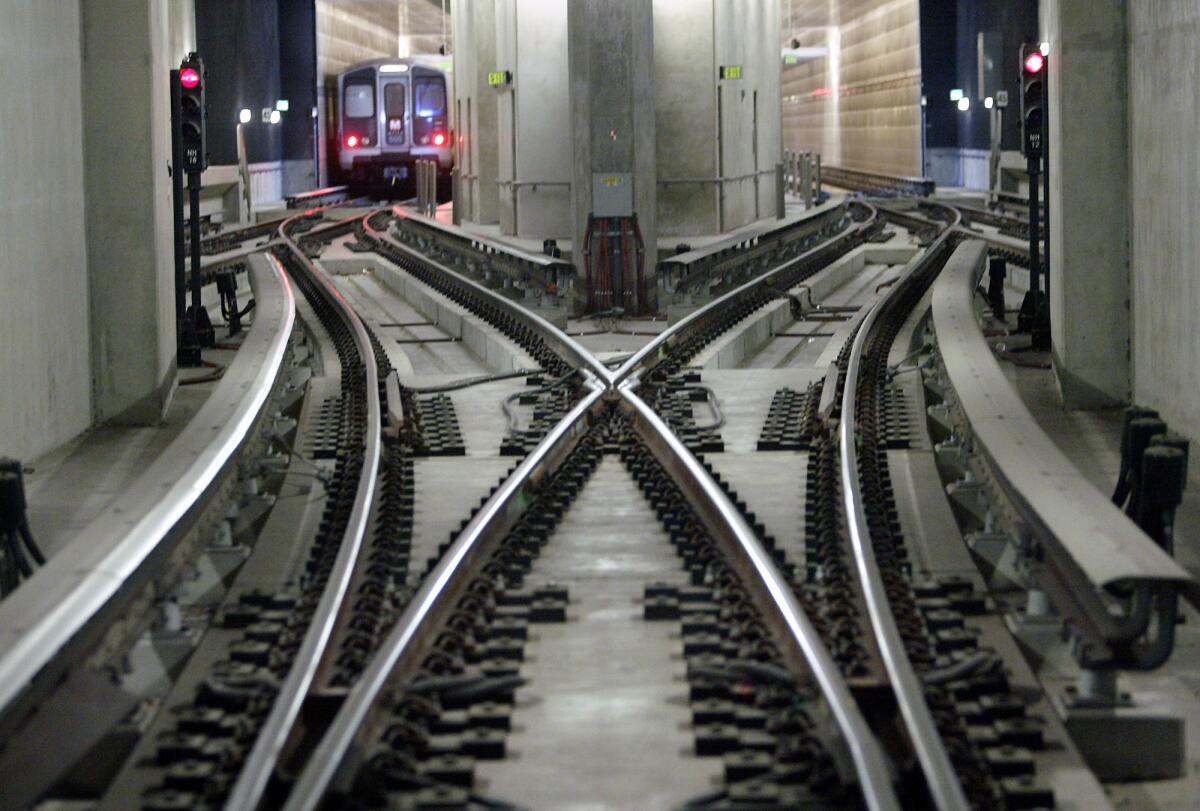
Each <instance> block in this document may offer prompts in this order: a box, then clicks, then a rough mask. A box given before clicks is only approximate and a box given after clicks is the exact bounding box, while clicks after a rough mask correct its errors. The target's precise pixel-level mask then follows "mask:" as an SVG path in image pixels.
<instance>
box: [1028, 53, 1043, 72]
mask: <svg viewBox="0 0 1200 811" xmlns="http://www.w3.org/2000/svg"><path fill="white" fill-rule="evenodd" d="M1045 66H1046V57H1044V56H1042V54H1041V53H1040V52H1039V51H1034V52H1033V53H1031V54H1029V55H1028V56H1026V57H1025V72H1026V73H1041V72H1042V68H1044V67H1045Z"/></svg>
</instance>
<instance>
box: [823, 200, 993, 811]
mask: <svg viewBox="0 0 1200 811" xmlns="http://www.w3.org/2000/svg"><path fill="white" fill-rule="evenodd" d="M958 221H959V215H958V214H957V213H955V216H954V221H953V222H952V223H951V224H950V226H949V227H945V228H943V231H942V233H941V235H940V236H939V237H938V238H937V239H936V240H935V241H934V243H933V244H932V245H931V246H930V247H929V249H927V250H926V252H925V253H924V254H923V255H922V256H921V258H920V259H918V260H916V261H914V262H913V263H912V264H911V265H910V266H909V267H908V269H907V270H906V271H905V272H904V274H903V275H902V276H901V277H900V279H899V280H898V281H897V283H896V284H893V285H892V286H891V287H890V288H889V289H888V291H887V292H886V293H885V294H884V295H883V296H882V297H881V298H880V299H879V300H878V301H877V302H876V303H875V305H874V306H873V307H872V308H871V310H870V312H869V313H868V314H867V316H866V318H865V319H864V321H863V323H862V325H861V326H860V327H859V329H858V332H857V334H856V335H855V338H854V343H853V344H852V346H851V350H850V358H849V364H848V366H847V369H846V382H845V388H844V389H843V392H842V413H841V420H840V423H839V425H838V439H839V442H838V444H839V446H840V447H839V453H840V461H841V484H842V498H843V506H844V508H845V511H846V526H847V530H848V532H849V535H850V543H851V546H852V548H853V550H854V559H855V563H856V566H857V568H858V574H859V579H860V580H861V582H862V588H863V595H864V598H865V600H866V604H867V611H868V613H869V614H870V618H871V626H872V628H873V630H874V634H875V638H876V641H877V643H878V645H879V649H880V655H881V657H882V659H883V664H884V668H885V669H886V670H887V674H888V679H889V680H890V681H891V685H892V690H893V692H894V693H895V695H896V701H897V704H898V706H899V708H900V713H901V716H902V717H903V719H904V724H905V727H906V728H907V730H908V734H909V738H910V741H911V743H912V746H913V749H914V751H915V753H916V755H917V760H918V761H919V762H920V765H921V771H922V772H923V773H924V775H925V782H926V784H927V787H928V789H929V794H930V797H931V798H932V800H933V802H934V804H935V806H936V807H937V808H938V809H939V811H966V809H969V808H970V807H971V806H970V803H969V802H968V801H967V798H966V794H965V792H964V791H963V787H962V784H961V783H960V782H959V779H958V775H957V773H956V771H955V768H954V765H953V764H952V763H951V761H950V756H949V754H948V753H947V751H946V747H945V745H944V743H943V741H942V738H941V735H940V734H939V733H938V729H937V725H936V723H935V722H934V719H933V715H932V713H931V712H930V710H929V705H928V704H927V703H926V702H925V696H924V687H923V683H922V681H921V679H920V677H918V675H917V673H916V670H915V669H914V668H913V665H912V662H911V660H909V658H908V654H907V652H906V651H905V649H904V641H903V639H902V638H901V636H900V629H899V627H898V626H897V624H896V617H895V615H894V614H893V613H892V609H891V605H890V604H889V601H888V597H887V593H886V590H885V588H884V583H883V579H882V576H881V574H880V571H879V564H878V562H877V561H876V559H875V553H874V547H873V542H872V539H871V531H870V528H869V525H868V523H867V513H866V504H865V500H864V498H863V495H862V488H861V480H860V478H859V465H858V446H857V425H856V420H855V406H856V402H857V395H858V378H859V375H860V374H861V369H862V365H863V351H864V347H865V346H866V343H867V340H868V339H869V338H870V337H871V335H872V333H873V332H874V330H875V327H876V324H877V322H878V320H879V315H880V313H881V312H883V311H884V310H885V309H886V307H887V305H888V303H889V302H890V301H892V300H893V299H894V298H895V297H896V296H897V294H898V292H899V291H901V290H903V289H904V288H905V286H906V285H907V283H908V282H910V281H911V280H912V278H913V276H914V275H915V274H916V273H917V272H918V271H920V270H921V269H922V268H923V267H924V266H925V263H926V262H929V261H934V260H935V259H936V257H937V256H938V254H939V253H940V252H941V251H942V250H945V249H946V245H945V243H946V241H947V240H949V239H950V238H951V235H952V233H953V232H954V229H955V227H956V226H957V225H958Z"/></svg>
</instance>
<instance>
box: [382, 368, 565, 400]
mask: <svg viewBox="0 0 1200 811" xmlns="http://www.w3.org/2000/svg"><path fill="white" fill-rule="evenodd" d="M541 373H542V370H541V369H517V370H516V371H513V372H500V373H499V374H494V375H480V376H479V377H468V378H466V379H465V380H459V381H457V382H454V383H444V384H442V385H440V386H420V387H417V386H404V387H403V389H404V391H409V392H412V393H413V394H441V393H443V392H447V391H458V390H460V389H465V388H469V387H471V386H482V385H483V384H485V383H495V382H497V381H500V380H511V379H512V378H514V377H528V376H530V375H537V374H541Z"/></svg>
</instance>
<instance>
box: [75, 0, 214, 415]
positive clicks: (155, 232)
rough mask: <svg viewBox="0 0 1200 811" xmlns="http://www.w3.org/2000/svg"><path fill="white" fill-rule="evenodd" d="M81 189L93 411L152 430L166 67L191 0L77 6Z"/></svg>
mask: <svg viewBox="0 0 1200 811" xmlns="http://www.w3.org/2000/svg"><path fill="white" fill-rule="evenodd" d="M81 8H82V10H83V16H82V21H83V54H84V58H83V62H82V68H83V72H84V75H86V76H87V77H88V92H87V93H86V94H85V95H84V103H83V110H84V127H83V143H84V159H85V160H84V182H85V190H86V194H87V201H88V208H87V232H88V271H89V277H90V280H91V321H92V340H91V354H92V373H93V410H94V415H95V417H96V418H97V419H98V420H109V419H114V420H119V421H123V422H131V423H139V424H144V423H150V422H153V421H155V420H157V419H158V418H159V417H160V416H161V414H162V411H163V409H164V408H165V406H166V403H167V400H168V398H169V395H170V391H171V387H172V385H173V383H174V364H175V313H174V300H175V298H174V286H175V281H174V247H173V238H172V215H171V178H170V175H169V174H168V167H169V165H170V158H171V143H170V120H171V112H170V111H171V107H170V95H169V94H170V88H169V83H168V71H169V70H170V69H171V68H172V67H177V66H178V65H179V61H180V60H181V59H182V57H183V56H184V55H185V53H186V52H187V51H188V50H190V49H191V48H192V47H194V46H193V45H192V44H191V43H192V42H194V28H193V22H192V20H193V14H192V4H191V2H190V0H87V2H84V3H82V4H81Z"/></svg>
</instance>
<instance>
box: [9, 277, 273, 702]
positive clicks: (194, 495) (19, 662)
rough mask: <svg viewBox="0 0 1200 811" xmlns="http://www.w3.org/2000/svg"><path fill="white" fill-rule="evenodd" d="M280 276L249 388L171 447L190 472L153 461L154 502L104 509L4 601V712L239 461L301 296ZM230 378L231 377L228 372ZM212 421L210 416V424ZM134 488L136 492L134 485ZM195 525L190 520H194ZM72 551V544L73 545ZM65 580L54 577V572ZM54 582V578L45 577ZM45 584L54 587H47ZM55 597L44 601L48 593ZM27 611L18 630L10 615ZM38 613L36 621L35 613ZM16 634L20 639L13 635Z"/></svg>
mask: <svg viewBox="0 0 1200 811" xmlns="http://www.w3.org/2000/svg"><path fill="white" fill-rule="evenodd" d="M271 267H272V271H273V275H274V276H275V279H276V280H277V281H278V283H279V285H280V288H281V290H282V292H283V299H284V306H283V307H282V308H281V312H280V313H279V317H278V320H277V322H276V324H275V327H276V332H275V336H274V338H273V339H272V340H271V342H270V344H269V345H268V346H267V347H266V349H265V353H264V362H263V363H262V364H261V366H260V368H259V371H258V372H257V374H256V375H255V377H254V379H253V381H252V382H251V383H250V385H249V387H248V390H247V392H246V395H245V396H244V397H243V398H241V399H240V400H239V402H238V404H237V406H236V407H235V408H234V409H233V410H232V411H231V412H228V413H226V412H220V413H219V414H210V413H209V411H208V410H207V409H208V406H209V404H211V403H214V401H213V400H212V398H210V400H209V403H206V405H205V407H204V408H202V409H201V411H200V412H198V413H197V416H196V420H200V419H206V420H208V419H211V420H213V421H215V422H218V423H219V424H217V425H216V426H215V428H216V431H215V433H214V434H213V436H212V438H211V439H210V440H206V441H205V442H203V443H202V444H203V447H202V448H199V449H197V448H196V447H195V445H196V439H197V437H196V435H195V434H194V433H189V432H188V431H186V430H185V431H184V434H183V435H182V436H181V437H180V438H178V439H176V440H175V441H174V442H173V443H172V444H171V446H170V447H169V448H168V449H167V451H166V452H165V453H164V458H165V457H166V456H167V455H168V454H171V453H173V452H177V451H176V449H179V451H178V452H179V453H189V454H192V455H193V456H194V458H193V461H192V462H191V463H190V465H189V466H188V467H187V469H186V471H185V472H183V473H178V472H172V473H171V474H170V475H172V476H173V479H172V480H170V481H166V482H164V481H163V480H162V479H157V480H154V481H148V480H147V479H151V478H153V477H155V476H161V475H162V471H158V470H156V466H151V467H150V468H148V469H147V471H146V474H145V477H144V479H139V481H138V485H139V486H140V487H141V488H144V489H143V490H142V492H151V491H154V492H157V493H159V495H157V496H155V502H154V504H153V506H151V507H150V508H149V509H147V510H146V511H145V512H144V513H142V514H141V515H140V516H129V515H128V514H127V513H126V514H121V513H122V511H121V510H120V506H121V505H120V504H119V503H118V504H115V505H113V507H112V508H110V509H108V510H106V511H105V512H104V513H101V515H100V516H98V517H97V518H96V520H95V521H93V522H92V523H91V524H89V526H88V528H86V529H85V530H84V531H83V532H82V533H81V534H80V536H79V537H80V538H88V539H89V540H90V541H93V542H95V543H93V544H92V545H91V550H90V553H89V555H90V556H89V557H86V558H85V559H79V558H73V556H69V555H60V556H55V557H52V558H51V559H50V561H49V562H48V563H47V565H46V566H45V567H44V568H42V569H40V570H38V572H37V573H35V574H34V577H33V578H32V579H31V580H30V581H29V582H28V583H26V584H25V585H24V586H22V587H21V588H20V589H18V590H17V591H16V592H15V593H14V594H13V595H12V596H11V597H10V598H9V599H8V600H5V601H4V603H3V605H2V606H0V644H2V645H3V647H2V648H0V712H2V711H5V710H7V709H8V708H9V707H10V705H11V704H12V703H13V702H14V700H16V699H17V698H18V696H20V694H21V693H22V692H24V691H25V689H26V688H27V687H28V686H29V685H30V684H31V683H32V682H33V681H34V680H35V678H36V677H37V676H38V675H39V673H40V672H41V671H42V669H43V668H44V667H45V666H46V665H47V664H49V663H50V662H51V660H52V659H54V658H55V657H56V656H57V655H58V654H59V652H60V651H61V650H62V649H63V648H65V647H66V646H67V645H69V644H70V643H71V642H72V640H73V639H75V637H76V636H77V635H78V634H80V633H81V632H82V631H83V630H84V628H85V627H86V626H87V625H88V624H89V623H90V622H91V621H92V620H93V618H95V617H97V616H98V615H99V614H101V612H102V611H104V610H105V609H106V608H107V607H109V606H110V603H111V602H112V601H113V600H114V599H116V598H117V595H118V592H120V591H121V590H122V589H123V588H124V587H125V586H126V585H127V583H128V582H129V581H130V579H131V578H133V577H134V576H135V575H137V574H138V572H139V571H140V570H141V569H142V567H143V566H144V565H145V564H146V563H147V562H148V561H149V560H150V559H151V558H152V557H153V556H154V555H155V554H156V553H157V552H158V551H159V550H160V547H161V546H162V544H163V543H164V542H165V541H166V540H167V539H168V538H169V537H171V536H172V535H173V534H175V533H176V532H177V530H179V529H181V527H180V523H181V522H182V521H184V519H185V518H186V517H187V516H188V515H189V513H191V512H192V511H193V509H195V508H196V507H197V506H198V505H200V504H201V503H202V502H203V501H204V499H205V498H206V497H207V496H208V495H209V493H210V491H211V489H212V487H213V485H214V483H215V482H216V481H217V480H218V478H219V477H220V476H221V474H222V472H223V471H225V470H227V469H228V466H229V465H230V464H231V463H232V462H233V461H234V459H235V457H236V456H237V454H238V452H239V451H240V450H241V449H242V447H243V446H244V445H245V443H246V442H247V440H249V439H250V437H251V435H252V433H253V431H254V427H255V425H257V424H258V421H259V419H260V417H261V416H262V412H263V409H264V407H265V406H266V404H267V402H268V400H269V398H270V395H271V391H272V390H273V388H274V385H275V381H276V380H277V378H278V375H279V372H280V369H281V367H282V364H283V359H284V355H285V354H286V351H287V344H288V339H289V336H290V335H291V332H292V327H293V324H294V323H295V315H296V309H295V299H294V296H293V292H292V286H291V284H290V283H289V282H288V279H287V275H286V274H285V273H284V272H283V269H282V268H281V267H279V265H278V263H277V262H275V261H274V260H273V259H272V260H271ZM227 379H229V378H228V377H227ZM207 424H208V423H206V425H207ZM130 492H135V491H133V490H131V491H130ZM189 527H190V525H189ZM118 528H119V531H121V532H122V533H123V535H122V537H120V539H119V540H114V541H113V542H112V543H111V544H108V545H107V546H108V548H102V547H103V546H105V544H104V543H103V542H104V541H108V540H111V539H113V538H114V536H113V533H115V532H117V531H118ZM67 551H70V547H68V550H67ZM55 578H57V579H58V580H59V583H66V584H68V585H67V586H66V587H65V588H64V587H63V586H62V585H55V583H54V579H55ZM43 583H46V584H50V585H49V586H45V585H42V584H43ZM43 589H47V590H46V591H43ZM48 593H49V594H52V595H53V597H54V601H53V604H52V605H49V606H46V605H42V603H43V602H44V601H45V598H46V595H47V594H48ZM10 616H15V617H24V618H25V619H24V620H21V621H20V622H19V625H21V626H23V627H21V629H20V631H19V632H16V631H12V628H13V627H14V625H11V624H10V623H9V621H8V617H10ZM30 617H33V618H34V619H33V621H32V622H29V618H30ZM13 636H15V637H16V638H15V639H13V638H12V637H13Z"/></svg>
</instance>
